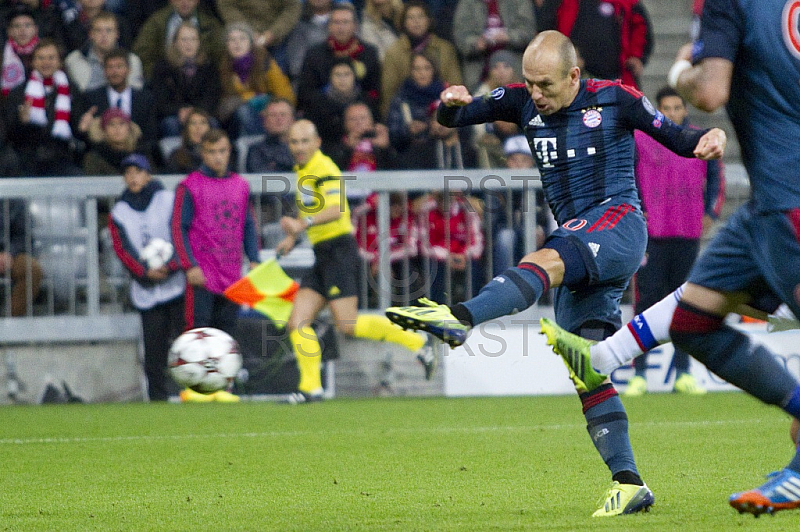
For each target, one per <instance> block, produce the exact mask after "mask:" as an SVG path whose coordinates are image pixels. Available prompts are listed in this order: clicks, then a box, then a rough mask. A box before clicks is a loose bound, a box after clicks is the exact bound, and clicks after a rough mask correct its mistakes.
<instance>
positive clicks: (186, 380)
mask: <svg viewBox="0 0 800 532" xmlns="http://www.w3.org/2000/svg"><path fill="white" fill-rule="evenodd" d="M167 364H168V366H169V372H170V374H171V375H172V378H173V379H175V382H177V383H178V384H180V385H181V386H186V387H187V388H191V389H192V390H194V391H196V392H200V393H213V392H216V391H219V390H224V389H225V388H228V387H229V386H230V385H231V384H233V380H234V378H235V377H236V375H237V374H238V373H239V370H240V369H241V368H242V354H241V352H240V351H239V345H238V344H237V343H236V340H234V339H233V338H232V337H231V336H230V335H229V334H228V333H226V332H223V331H220V330H219V329H214V328H212V327H200V328H197V329H191V330H188V331H186V332H184V333H183V334H181V335H180V336H178V338H176V339H175V342H173V344H172V347H170V349H169V356H168V359H167Z"/></svg>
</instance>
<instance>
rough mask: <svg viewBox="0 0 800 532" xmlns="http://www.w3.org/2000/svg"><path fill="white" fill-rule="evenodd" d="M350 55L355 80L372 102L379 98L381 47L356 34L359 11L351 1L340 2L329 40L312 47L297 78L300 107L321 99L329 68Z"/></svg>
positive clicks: (302, 107)
mask: <svg viewBox="0 0 800 532" xmlns="http://www.w3.org/2000/svg"><path fill="white" fill-rule="evenodd" d="M341 57H349V58H350V59H352V60H353V63H354V65H355V67H356V81H358V83H359V85H360V86H361V90H362V91H364V96H365V98H366V99H367V100H369V101H370V102H371V103H372V105H377V103H378V101H379V98H380V89H381V87H380V85H381V63H380V58H379V57H378V50H377V48H375V47H374V46H372V45H371V44H367V43H364V42H361V41H360V40H359V39H358V37H357V36H356V14H355V11H354V9H353V7H352V5H350V4H346V3H343V4H337V5H336V6H334V9H333V11H332V13H331V15H330V19H329V20H328V39H327V41H326V42H324V43H320V44H318V45H316V46H313V47H311V48H309V50H308V52H307V53H306V57H305V60H304V61H303V69H302V71H301V73H300V79H299V80H298V89H297V90H298V93H297V108H298V110H299V111H301V112H304V111H305V109H306V107H307V106H308V105H310V104H312V103H313V102H314V101H315V100H316V99H317V98H319V96H320V94H321V92H322V89H323V87H325V85H327V84H328V82H329V80H330V71H331V67H332V66H333V63H334V61H335V60H336V59H337V58H341Z"/></svg>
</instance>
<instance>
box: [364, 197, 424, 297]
mask: <svg viewBox="0 0 800 532" xmlns="http://www.w3.org/2000/svg"><path fill="white" fill-rule="evenodd" d="M377 210H378V194H377V192H374V193H372V194H370V195H369V196H368V197H367V200H366V201H365V202H364V204H363V205H360V206H359V207H357V208H356V209H354V210H353V225H354V226H355V229H356V240H357V241H358V250H359V254H360V255H361V259H362V260H363V262H364V265H365V266H367V267H369V283H370V288H377V286H378V283H377V280H376V279H377V275H378V267H379V265H378V260H379V258H380V255H379V249H378V247H379V245H380V240H382V239H383V236H382V235H380V234H379V229H378V212H377ZM418 242H419V227H418V225H417V220H416V217H415V216H414V214H413V212H412V211H411V206H410V204H409V202H408V198H407V196H406V195H405V194H403V193H400V192H395V193H392V194H391V195H390V196H389V261H390V263H391V266H392V278H391V287H392V304H399V302H407V301H411V300H413V299H416V298H417V297H421V296H423V295H424V294H423V293H422V283H421V275H422V274H421V269H420V267H419V262H418V261H417V260H416V258H417V254H418ZM369 294H370V296H374V295H375V290H370V291H369Z"/></svg>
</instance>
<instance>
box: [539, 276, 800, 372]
mask: <svg viewBox="0 0 800 532" xmlns="http://www.w3.org/2000/svg"><path fill="white" fill-rule="evenodd" d="M682 293H683V285H681V286H680V287H678V289H677V290H675V291H674V292H673V293H671V294H669V295H668V296H667V297H665V298H664V299H662V300H661V301H659V302H658V303H656V304H655V305H653V306H652V307H650V308H648V309H645V310H644V311H643V312H641V313H640V314H637V315H636V316H634V317H633V319H632V320H631V321H630V322H629V323H627V324H626V325H624V326H623V327H622V328H621V329H620V330H618V331H617V332H615V333H614V334H613V335H612V336H610V337H608V338H606V339H605V340H603V341H602V342H591V341H588V340H585V339H583V338H580V337H579V336H576V335H573V334H570V333H569V332H567V331H564V330H563V329H561V328H560V327H559V326H558V325H556V324H555V323H554V322H552V321H551V320H548V319H547V318H542V320H541V325H542V334H545V335H547V342H548V344H549V345H551V346H553V350H554V351H555V352H556V353H558V354H559V355H561V356H562V357H563V358H564V361H565V362H566V363H567V365H568V366H569V367H570V369H572V371H574V372H575V373H576V375H578V376H579V378H580V379H582V380H584V381H585V382H584V386H586V387H587V388H591V387H592V383H594V385H599V384H600V383H602V382H603V380H604V379H605V377H606V375H609V374H611V372H612V371H614V370H615V369H617V368H620V367H622V366H625V365H626V364H629V363H630V362H631V360H634V359H636V357H638V356H639V355H641V354H642V353H644V352H645V351H649V350H650V349H653V348H655V347H657V346H659V345H661V344H665V343H668V342H671V339H670V337H669V325H670V323H671V322H672V315H673V313H674V312H675V309H676V308H677V306H678V300H679V299H680V296H681V294H682ZM779 303H780V301H777V303H776V299H775V296H774V295H772V296H769V297H766V296H765V297H761V298H758V299H753V300H751V301H750V302H749V304H746V305H745V304H742V305H739V306H738V307H737V308H736V311H735V312H736V313H737V314H741V315H744V316H750V317H752V318H756V319H760V320H764V321H768V322H769V323H771V324H772V328H771V331H774V332H777V331H783V330H789V329H797V328H800V322H798V320H797V318H796V317H795V315H794V314H793V313H792V312H791V310H789V309H788V307H786V305H780V306H777V305H778V304H779Z"/></svg>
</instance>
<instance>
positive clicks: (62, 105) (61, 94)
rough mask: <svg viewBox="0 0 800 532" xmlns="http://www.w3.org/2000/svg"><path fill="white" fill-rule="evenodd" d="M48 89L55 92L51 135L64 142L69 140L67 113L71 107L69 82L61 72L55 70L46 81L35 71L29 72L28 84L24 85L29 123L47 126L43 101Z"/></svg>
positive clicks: (70, 134) (69, 129)
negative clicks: (29, 108)
mask: <svg viewBox="0 0 800 532" xmlns="http://www.w3.org/2000/svg"><path fill="white" fill-rule="evenodd" d="M48 89H50V90H53V89H55V91H56V102H55V108H56V113H55V120H54V122H53V130H52V131H51V134H52V135H53V136H54V137H57V138H60V139H64V140H68V139H71V138H72V129H71V128H70V127H69V113H70V110H71V108H72V105H71V101H70V97H69V80H68V79H67V75H66V74H64V72H63V71H61V70H56V72H55V73H54V74H53V77H52V78H47V79H44V78H43V77H42V75H41V74H40V73H39V72H38V71H36V70H34V71H33V72H31V77H30V79H28V84H27V85H25V102H26V103H30V104H31V114H30V123H31V124H36V125H39V126H47V113H46V111H45V108H44V101H45V96H46V95H47V92H48Z"/></svg>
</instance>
